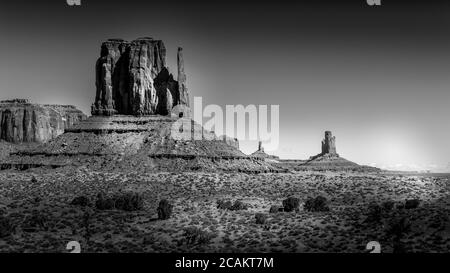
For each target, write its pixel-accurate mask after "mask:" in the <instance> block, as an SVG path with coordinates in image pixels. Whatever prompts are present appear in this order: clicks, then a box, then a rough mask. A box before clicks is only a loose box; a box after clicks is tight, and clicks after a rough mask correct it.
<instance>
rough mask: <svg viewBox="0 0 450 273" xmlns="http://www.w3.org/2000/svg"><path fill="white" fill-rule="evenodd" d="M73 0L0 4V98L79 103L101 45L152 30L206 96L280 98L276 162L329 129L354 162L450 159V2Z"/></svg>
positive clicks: (83, 103) (415, 164) (239, 100)
mask: <svg viewBox="0 0 450 273" xmlns="http://www.w3.org/2000/svg"><path fill="white" fill-rule="evenodd" d="M81 1H82V5H81V6H80V7H69V6H68V5H67V4H66V1H65V0H49V1H20V0H19V1H16V0H15V1H2V2H4V3H2V5H1V7H0V35H1V36H0V37H2V43H0V60H1V62H0V99H7V98H15V97H18V98H29V99H31V100H32V101H35V102H38V103H58V104H73V105H76V106H77V107H79V108H80V109H81V110H83V111H84V112H86V113H89V112H90V105H91V103H92V101H93V99H94V97H95V79H94V65H95V62H96V59H97V58H98V56H99V53H100V45H101V42H102V41H104V40H105V39H108V38H123V39H127V40H132V39H135V38H137V37H143V36H150V37H154V38H155V39H161V40H163V41H164V43H165V45H166V48H167V55H168V56H167V57H168V64H169V66H170V68H171V71H173V72H175V71H176V66H175V62H176V48H177V47H178V46H182V47H183V48H184V55H185V56H184V57H185V69H186V73H187V77H188V88H189V90H190V94H191V97H193V96H202V97H203V101H204V104H219V105H222V106H225V105H226V104H244V105H247V104H256V105H259V104H268V105H271V104H278V105H280V147H279V149H278V150H276V151H274V152H272V153H273V154H276V155H279V156H280V157H282V158H299V159H304V158H308V157H309V156H311V155H315V154H317V153H319V152H320V141H321V139H322V138H323V132H324V131H325V130H331V131H333V134H334V135H335V136H336V143H337V150H338V153H340V154H341V156H343V157H345V158H347V159H349V160H352V161H355V162H357V163H362V164H376V165H377V166H380V167H382V166H383V167H390V168H397V169H402V168H406V167H408V168H415V169H431V168H433V166H436V168H439V167H441V166H446V165H447V164H449V162H450V158H449V155H450V122H449V117H450V107H449V102H450V90H449V87H450V75H449V72H450V33H449V32H450V31H449V30H450V4H449V1H413V0H411V1H386V0H384V1H383V0H382V6H379V7H371V6H368V5H367V4H366V1H365V0H353V1H313V0H310V1H295V2H288V1H270V2H264V1H245V4H243V3H240V2H242V1H235V0H228V1H196V0H193V1H152V0H147V1H137V0H127V1H111V0H108V1H107V0H104V1H94V0H81ZM341 2H345V3H341ZM394 2H395V4H394ZM241 147H242V150H243V151H244V152H246V153H250V152H252V151H254V150H255V149H256V147H257V143H255V142H243V143H241Z"/></svg>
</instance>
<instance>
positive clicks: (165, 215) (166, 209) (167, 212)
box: [157, 199, 173, 220]
mask: <svg viewBox="0 0 450 273" xmlns="http://www.w3.org/2000/svg"><path fill="white" fill-rule="evenodd" d="M172 209H173V205H172V204H170V203H169V201H167V200H166V199H163V200H161V201H159V205H158V209H157V210H158V219H160V220H166V219H169V218H170V216H171V215H172Z"/></svg>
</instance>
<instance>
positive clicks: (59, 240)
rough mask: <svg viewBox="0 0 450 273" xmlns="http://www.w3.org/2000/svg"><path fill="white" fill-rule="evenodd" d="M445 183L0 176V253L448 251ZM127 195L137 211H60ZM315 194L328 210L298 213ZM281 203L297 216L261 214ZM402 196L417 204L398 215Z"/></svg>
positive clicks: (42, 173)
mask: <svg viewBox="0 0 450 273" xmlns="http://www.w3.org/2000/svg"><path fill="white" fill-rule="evenodd" d="M449 179H450V177H446V176H441V177H438V176H435V177H425V176H401V175H397V176H392V175H380V174H373V175H371V174H362V173H338V172H322V173H319V172H298V173H286V174H260V175H249V174H242V173H200V172H191V173H152V174H134V173H104V172H91V171H88V170H87V169H76V170H67V169H65V170H64V169H56V170H39V169H35V170H28V171H22V172H19V171H11V170H8V171H0V220H1V222H0V234H1V233H3V234H1V235H2V236H0V237H1V238H0V252H68V250H66V245H67V243H68V242H69V241H78V242H80V244H81V251H82V252H367V250H366V245H367V243H368V242H370V241H377V242H379V243H380V245H381V252H393V250H394V245H395V244H401V246H402V247H401V249H403V250H402V251H407V252H449V251H450V220H449V215H450V198H449V196H450V195H449V194H450V181H449ZM128 191H132V192H138V193H139V194H141V195H142V197H143V199H144V209H142V210H139V211H131V212H129V211H122V210H98V209H96V208H95V206H91V207H81V206H75V205H71V204H70V203H71V201H72V200H73V199H74V198H75V197H78V196H85V197H88V198H89V199H90V200H92V202H93V203H95V199H96V196H97V194H98V193H99V192H103V193H107V194H112V193H117V192H128ZM319 195H321V196H324V197H326V198H327V200H328V205H329V208H330V211H328V212H308V211H305V210H304V209H303V203H304V201H305V200H306V198H308V197H316V196H319ZM291 196H293V197H297V198H299V199H300V207H299V210H298V211H296V212H278V213H269V209H270V207H271V206H273V205H278V206H282V200H283V199H285V198H287V197H291ZM161 199H167V200H168V201H170V202H171V203H172V204H173V205H174V207H173V214H172V217H171V218H170V219H168V220H158V215H157V206H158V203H159V201H160V200H161ZM407 199H420V201H421V202H420V205H419V206H418V207H417V208H411V209H407V208H402V204H403V203H404V202H405V200H407ZM218 200H231V201H235V200H241V201H242V202H244V203H247V204H249V208H248V209H246V210H224V209H218V208H217V201H218ZM385 201H394V202H396V205H395V207H394V208H393V209H391V210H388V211H383V212H382V213H380V214H379V216H380V217H378V218H376V217H375V218H376V219H375V220H373V219H372V218H373V217H371V210H370V206H371V204H373V203H377V204H382V203H383V202H385ZM256 213H264V214H266V215H267V220H266V222H265V223H262V224H261V223H257V222H256V220H255V214H256ZM398 219H404V220H405V221H406V222H407V223H408V228H405V227H403V226H401V227H400V228H398V225H397V231H398V230H399V229H400V231H398V232H397V233H395V231H392V230H395V223H398V222H399V221H398ZM5 223H7V224H5ZM193 227H196V229H193ZM189 228H190V230H191V233H188V231H187V230H189ZM2 229H3V232H2ZM8 230H9V231H8ZM192 230H194V231H195V232H192ZM194 233H195V234H194ZM395 234H397V235H395ZM394 238H397V240H396V241H395V239H394ZM394 241H395V242H397V243H395V242H394Z"/></svg>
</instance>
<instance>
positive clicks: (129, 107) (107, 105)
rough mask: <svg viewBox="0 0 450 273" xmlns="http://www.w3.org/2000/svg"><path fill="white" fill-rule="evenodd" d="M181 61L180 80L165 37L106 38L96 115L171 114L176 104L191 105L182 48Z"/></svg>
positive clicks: (99, 64) (98, 69)
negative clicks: (168, 61)
mask: <svg viewBox="0 0 450 273" xmlns="http://www.w3.org/2000/svg"><path fill="white" fill-rule="evenodd" d="M177 61H178V81H176V80H174V77H173V75H172V74H170V73H169V69H168V68H167V67H166V48H165V46H164V43H163V42H162V41H161V40H154V39H152V38H147V37H146V38H139V39H137V40H134V41H132V42H127V41H124V40H121V39H110V40H108V41H106V42H104V43H103V44H102V49H101V53H100V58H99V59H98V60H97V63H96V69H95V70H96V88H97V92H96V97H95V102H94V103H93V105H92V115H105V116H111V115H115V114H123V115H136V116H142V115H168V114H169V113H170V112H171V110H172V108H173V107H174V106H176V105H186V106H189V95H188V92H187V87H186V75H185V73H184V60H183V54H182V49H181V48H179V49H178V56H177Z"/></svg>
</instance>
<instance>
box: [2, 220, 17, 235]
mask: <svg viewBox="0 0 450 273" xmlns="http://www.w3.org/2000/svg"><path fill="white" fill-rule="evenodd" d="M13 232H14V227H13V225H12V223H11V221H10V220H9V218H7V217H4V216H0V238H4V237H7V236H9V235H11V234H12V233H13Z"/></svg>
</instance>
